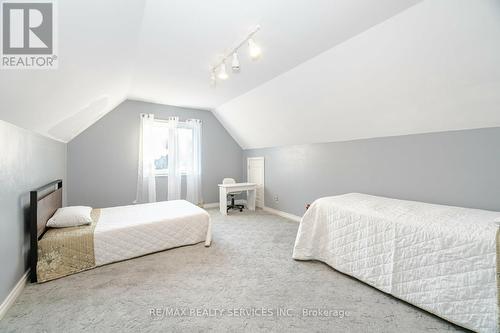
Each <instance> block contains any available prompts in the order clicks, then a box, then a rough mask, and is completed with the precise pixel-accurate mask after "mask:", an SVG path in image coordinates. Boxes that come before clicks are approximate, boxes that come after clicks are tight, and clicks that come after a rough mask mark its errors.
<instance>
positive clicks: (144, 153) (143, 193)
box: [135, 114, 156, 203]
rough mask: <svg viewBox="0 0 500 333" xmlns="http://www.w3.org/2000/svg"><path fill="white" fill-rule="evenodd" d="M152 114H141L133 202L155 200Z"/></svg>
mask: <svg viewBox="0 0 500 333" xmlns="http://www.w3.org/2000/svg"><path fill="white" fill-rule="evenodd" d="M154 119H155V117H154V115H153V114H141V124H140V137H139V164H138V172H137V195H136V200H135V203H146V202H155V201H156V177H155V166H154V162H155V161H154V159H155V156H154V150H153V147H154V144H153V141H152V140H153V123H154Z"/></svg>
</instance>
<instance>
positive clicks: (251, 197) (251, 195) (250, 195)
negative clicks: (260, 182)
mask: <svg viewBox="0 0 500 333" xmlns="http://www.w3.org/2000/svg"><path fill="white" fill-rule="evenodd" d="M256 196H257V190H255V189H254V190H248V191H247V207H248V210H255V200H256Z"/></svg>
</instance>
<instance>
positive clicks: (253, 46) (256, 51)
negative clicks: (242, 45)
mask: <svg viewBox="0 0 500 333" xmlns="http://www.w3.org/2000/svg"><path fill="white" fill-rule="evenodd" d="M248 50H249V52H250V58H252V59H253V60H256V59H259V58H260V56H261V54H262V50H261V49H260V46H259V45H257V43H255V41H254V40H253V38H249V39H248Z"/></svg>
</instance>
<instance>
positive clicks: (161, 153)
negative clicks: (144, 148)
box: [153, 121, 193, 176]
mask: <svg viewBox="0 0 500 333" xmlns="http://www.w3.org/2000/svg"><path fill="white" fill-rule="evenodd" d="M178 131H179V167H180V171H181V174H183V175H185V174H187V163H188V161H189V158H190V156H191V154H192V153H193V130H192V129H191V128H189V127H187V126H186V124H185V123H179V128H178ZM153 142H154V153H155V157H154V159H155V161H154V164H155V174H156V175H157V176H167V175H168V123H167V122H165V121H155V122H154V125H153Z"/></svg>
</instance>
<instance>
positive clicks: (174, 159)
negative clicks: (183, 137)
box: [167, 117, 182, 200]
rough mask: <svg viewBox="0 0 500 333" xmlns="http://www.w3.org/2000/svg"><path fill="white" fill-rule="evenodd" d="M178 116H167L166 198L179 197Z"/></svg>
mask: <svg viewBox="0 0 500 333" xmlns="http://www.w3.org/2000/svg"><path fill="white" fill-rule="evenodd" d="M179 155H180V154H179V118H178V117H169V118H168V192H167V198H168V200H179V199H180V198H181V180H182V178H181V177H182V176H181V166H180V158H179V157H180V156H179Z"/></svg>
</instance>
